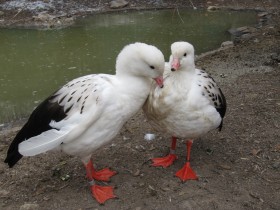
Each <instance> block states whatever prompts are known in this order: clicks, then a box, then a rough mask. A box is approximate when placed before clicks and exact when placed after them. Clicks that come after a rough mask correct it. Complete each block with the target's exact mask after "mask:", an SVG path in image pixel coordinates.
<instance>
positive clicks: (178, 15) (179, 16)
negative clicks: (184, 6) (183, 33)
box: [176, 7, 185, 23]
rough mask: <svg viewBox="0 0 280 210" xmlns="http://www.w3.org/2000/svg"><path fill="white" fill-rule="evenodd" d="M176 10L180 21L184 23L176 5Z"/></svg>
mask: <svg viewBox="0 0 280 210" xmlns="http://www.w3.org/2000/svg"><path fill="white" fill-rule="evenodd" d="M176 10H177V14H178V16H179V18H180V20H181V21H182V23H185V22H184V20H183V19H182V17H181V15H180V12H179V10H178V7H177V8H176Z"/></svg>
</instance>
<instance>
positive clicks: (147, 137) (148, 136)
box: [144, 133, 156, 141]
mask: <svg viewBox="0 0 280 210" xmlns="http://www.w3.org/2000/svg"><path fill="white" fill-rule="evenodd" d="M155 138H156V135H155V134H153V133H146V134H145V137H144V139H145V140H146V141H153V140H154V139H155Z"/></svg>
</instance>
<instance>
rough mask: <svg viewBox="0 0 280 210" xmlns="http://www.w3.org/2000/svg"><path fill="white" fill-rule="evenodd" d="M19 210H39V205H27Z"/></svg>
mask: <svg viewBox="0 0 280 210" xmlns="http://www.w3.org/2000/svg"><path fill="white" fill-rule="evenodd" d="M19 209H20V210H37V209H39V205H38V204H36V203H25V204H23V205H22V206H21V207H20V208H19Z"/></svg>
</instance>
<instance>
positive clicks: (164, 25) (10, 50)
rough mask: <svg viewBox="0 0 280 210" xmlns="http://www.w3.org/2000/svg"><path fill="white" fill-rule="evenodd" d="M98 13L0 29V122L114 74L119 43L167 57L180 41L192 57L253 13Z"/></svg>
mask: <svg viewBox="0 0 280 210" xmlns="http://www.w3.org/2000/svg"><path fill="white" fill-rule="evenodd" d="M179 14H180V16H179V15H178V11H177V10H164V11H141V12H129V13H115V14H101V15H96V16H92V17H90V18H86V19H81V20H79V21H78V22H77V24H76V25H75V26H74V27H71V28H67V29H61V30H53V31H51V30H45V31H42V30H24V29H7V30H6V29H0V123H4V122H9V121H12V120H16V119H19V118H21V117H25V116H28V115H29V114H30V113H31V111H32V110H33V109H34V107H35V106H37V104H38V103H39V102H40V101H42V100H43V99H44V98H46V97H47V96H48V95H50V94H51V93H52V92H54V91H55V90H56V89H57V88H59V87H60V86H62V85H63V84H65V83H66V82H67V81H70V80H71V79H73V78H76V77H79V76H82V75H85V74H91V73H100V72H104V73H112V74H113V73H114V65H115V58H116V56H117V54H118V53H119V51H120V50H121V49H122V48H123V46H124V45H126V44H128V43H132V42H136V41H140V42H146V43H149V44H154V45H155V46H157V47H158V48H159V49H161V50H162V52H163V53H164V55H165V58H166V59H167V58H168V57H169V53H170V44H171V43H173V42H174V41H179V40H186V41H189V42H191V43H192V44H193V45H194V46H195V49H196V54H200V53H202V52H206V51H208V50H212V49H215V48H217V47H219V46H220V44H221V42H223V41H226V40H229V39H230V35H229V34H228V33H227V32H226V31H227V30H228V29H230V28H235V27H239V26H244V25H252V24H254V23H256V15H255V13H254V12H228V11H227V12H221V11H219V12H207V11H194V10H180V13H179Z"/></svg>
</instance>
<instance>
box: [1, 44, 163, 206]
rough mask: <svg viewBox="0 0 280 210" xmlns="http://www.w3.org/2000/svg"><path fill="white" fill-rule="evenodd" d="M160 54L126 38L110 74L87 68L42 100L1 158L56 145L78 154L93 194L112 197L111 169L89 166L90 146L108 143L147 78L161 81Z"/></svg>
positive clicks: (142, 93)
mask: <svg viewBox="0 0 280 210" xmlns="http://www.w3.org/2000/svg"><path fill="white" fill-rule="evenodd" d="M163 71H164V56H163V54H162V53H161V51H160V50H158V49H157V48H156V47H154V46H151V45H147V44H144V43H134V44H130V45H128V46H126V47H124V49H123V50H122V51H121V52H120V54H119V55H118V57H117V61H116V75H108V74H92V75H87V76H83V77H80V78H77V79H74V80H72V81H70V82H69V83H67V84H66V85H64V86H63V87H62V88H61V89H59V90H58V91H56V92H55V93H54V94H53V95H51V96H50V97H48V98H47V99H46V100H45V101H43V102H42V103H41V104H40V105H39V106H38V107H37V108H36V109H35V110H34V111H33V113H32V114H31V116H30V118H29V120H28V121H27V123H26V124H25V125H24V126H23V128H22V129H21V130H20V131H19V132H18V134H17V135H16V137H15V139H14V140H13V142H12V143H11V145H10V147H9V150H8V153H7V158H6V160H5V162H6V163H8V164H9V166H10V167H12V166H14V165H15V164H16V163H17V162H18V161H19V160H20V159H21V157H22V156H33V155H37V154H40V153H43V152H47V151H49V150H60V151H62V152H64V153H66V154H69V155H76V156H79V157H80V158H81V160H82V162H83V163H84V165H85V168H86V172H87V178H88V179H89V182H90V185H91V191H92V195H93V197H94V198H95V199H96V200H97V201H98V202H99V203H104V202H105V201H106V200H108V199H110V198H114V197H116V196H115V195H114V193H113V187H112V186H100V185H97V184H95V182H94V180H95V179H96V180H101V181H108V180H109V179H110V177H111V176H113V175H114V174H115V173H116V172H115V171H111V170H110V169H108V168H106V169H103V170H101V171H95V169H94V168H93V164H92V161H91V155H92V152H94V151H95V150H97V149H98V148H100V147H101V146H103V145H105V144H107V143H109V142H110V141H111V140H112V139H113V138H114V137H115V136H116V135H117V134H118V132H119V130H120V129H121V127H122V126H123V124H124V123H125V122H126V121H127V120H128V119H129V118H130V117H131V116H133V115H134V114H135V113H136V112H137V111H138V110H139V109H141V107H142V106H143V104H144V102H145V100H146V98H147V97H148V94H149V91H150V88H151V84H152V79H155V80H156V82H157V83H158V84H159V86H162V85H163V83H162V82H163V79H162V74H163Z"/></svg>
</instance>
